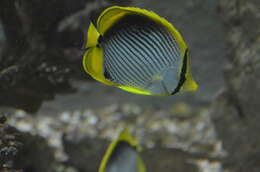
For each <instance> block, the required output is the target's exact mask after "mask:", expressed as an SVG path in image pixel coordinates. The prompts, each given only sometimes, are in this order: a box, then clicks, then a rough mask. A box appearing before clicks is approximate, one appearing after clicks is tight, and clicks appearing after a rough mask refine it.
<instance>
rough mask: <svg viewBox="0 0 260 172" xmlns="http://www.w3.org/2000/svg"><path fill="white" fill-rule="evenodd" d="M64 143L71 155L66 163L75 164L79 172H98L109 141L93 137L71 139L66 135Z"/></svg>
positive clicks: (67, 152) (66, 150)
mask: <svg viewBox="0 0 260 172" xmlns="http://www.w3.org/2000/svg"><path fill="white" fill-rule="evenodd" d="M63 144H64V151H65V153H66V154H67V155H68V157H69V159H68V160H67V161H66V164H68V165H70V166H74V167H75V168H76V169H77V170H78V171H79V172H96V171H98V168H99V165H100V162H101V160H102V157H103V154H104V153H105V150H106V148H107V147H106V146H108V144H109V142H108V141H106V140H104V139H95V138H91V137H84V138H81V139H79V138H78V139H76V138H75V137H74V138H73V139H69V138H66V136H65V137H64V138H63Z"/></svg>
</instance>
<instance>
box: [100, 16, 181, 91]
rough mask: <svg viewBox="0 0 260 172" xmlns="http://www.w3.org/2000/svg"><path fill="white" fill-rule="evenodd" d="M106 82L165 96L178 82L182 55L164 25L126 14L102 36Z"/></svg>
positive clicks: (101, 44) (173, 89) (101, 43)
mask: <svg viewBox="0 0 260 172" xmlns="http://www.w3.org/2000/svg"><path fill="white" fill-rule="evenodd" d="M100 46H101V47H102V48H103V51H104V71H105V73H104V75H105V77H106V79H108V80H110V81H112V82H114V83H116V84H118V85H121V86H132V87H135V88H140V89H144V90H148V91H149V92H151V93H152V94H158V95H164V94H171V93H173V92H174V91H175V89H176V87H177V85H178V83H179V81H180V74H179V72H180V68H181V64H182V63H181V59H182V58H181V57H180V56H181V55H180V54H181V52H180V48H179V46H178V44H177V42H176V40H175V38H174V37H173V36H172V34H171V33H170V32H169V31H168V30H166V29H165V28H164V27H163V26H161V25H159V24H157V23H155V22H154V21H152V20H150V19H148V18H147V17H144V16H133V15H129V16H126V17H124V18H123V19H121V20H119V21H118V22H117V23H116V24H114V25H113V26H112V27H111V28H110V29H109V30H108V31H107V32H106V33H105V34H104V36H103V40H101V42H100Z"/></svg>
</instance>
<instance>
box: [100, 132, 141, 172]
mask: <svg viewBox="0 0 260 172" xmlns="http://www.w3.org/2000/svg"><path fill="white" fill-rule="evenodd" d="M139 152H140V147H139V146H138V144H137V141H136V140H135V139H134V138H133V137H132V136H131V135H130V134H129V132H128V129H124V130H123V131H122V132H121V133H120V135H119V136H118V137H117V138H116V139H115V140H114V141H113V142H112V143H111V144H110V145H109V147H108V149H107V151H106V153H105V155H104V157H103V159H102V161H101V165H100V167H99V171H98V172H146V169H145V165H144V162H143V160H142V159H141V156H140V154H139Z"/></svg>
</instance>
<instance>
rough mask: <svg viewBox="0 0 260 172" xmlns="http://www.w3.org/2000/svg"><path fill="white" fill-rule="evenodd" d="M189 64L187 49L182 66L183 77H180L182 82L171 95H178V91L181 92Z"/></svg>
mask: <svg viewBox="0 0 260 172" xmlns="http://www.w3.org/2000/svg"><path fill="white" fill-rule="evenodd" d="M187 63H188V49H186V51H185V54H184V58H183V65H182V69H181V75H180V81H179V83H178V85H177V87H176V88H175V90H174V91H173V92H172V93H171V95H173V94H176V93H177V92H178V91H180V89H181V87H182V85H183V84H184V82H185V81H186V77H185V74H186V72H187Z"/></svg>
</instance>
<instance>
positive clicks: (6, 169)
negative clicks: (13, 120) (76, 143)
mask: <svg viewBox="0 0 260 172" xmlns="http://www.w3.org/2000/svg"><path fill="white" fill-rule="evenodd" d="M0 118H1V119H3V118H4V117H2V116H0ZM53 167H54V154H53V151H52V149H51V148H50V147H49V146H48V145H47V144H46V141H45V140H44V139H43V138H42V137H39V136H33V135H31V134H28V133H23V132H20V131H18V130H17V129H15V128H13V127H11V126H9V125H7V124H3V123H2V124H1V123H0V171H1V172H2V171H3V172H22V171H25V172H29V171H37V172H50V171H51V170H52V169H53ZM19 169H20V170H19Z"/></svg>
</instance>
